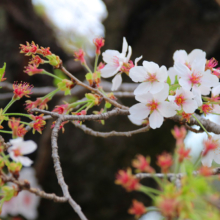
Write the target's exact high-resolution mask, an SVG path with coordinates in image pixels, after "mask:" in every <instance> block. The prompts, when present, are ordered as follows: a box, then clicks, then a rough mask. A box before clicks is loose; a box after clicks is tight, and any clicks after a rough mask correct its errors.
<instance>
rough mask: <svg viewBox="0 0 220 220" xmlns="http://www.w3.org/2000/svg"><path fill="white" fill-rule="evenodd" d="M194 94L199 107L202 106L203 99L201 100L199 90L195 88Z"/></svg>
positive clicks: (193, 89)
mask: <svg viewBox="0 0 220 220" xmlns="http://www.w3.org/2000/svg"><path fill="white" fill-rule="evenodd" d="M192 93H193V94H194V95H195V101H196V102H197V105H198V106H201V105H202V98H201V92H200V90H199V89H198V88H196V87H193V88H192Z"/></svg>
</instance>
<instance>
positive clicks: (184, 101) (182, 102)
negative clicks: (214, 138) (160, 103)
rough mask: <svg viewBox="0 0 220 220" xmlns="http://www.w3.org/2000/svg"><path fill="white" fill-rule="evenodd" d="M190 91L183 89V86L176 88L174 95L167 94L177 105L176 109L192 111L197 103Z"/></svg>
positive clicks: (196, 106) (186, 111)
mask: <svg viewBox="0 0 220 220" xmlns="http://www.w3.org/2000/svg"><path fill="white" fill-rule="evenodd" d="M194 97H195V95H193V93H192V92H190V91H187V90H184V89H183V88H180V89H177V90H176V95H175V96H169V97H168V98H169V100H170V101H172V102H175V104H176V105H177V110H181V109H182V110H183V111H184V112H185V113H194V111H195V110H196V109H197V108H198V105H197V103H196V101H195V100H193V98H194Z"/></svg>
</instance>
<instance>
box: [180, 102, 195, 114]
mask: <svg viewBox="0 0 220 220" xmlns="http://www.w3.org/2000/svg"><path fill="white" fill-rule="evenodd" d="M197 108H198V105H197V102H196V101H195V100H186V101H185V103H184V104H183V110H184V111H185V112H186V113H194V112H195V110H196V109H197Z"/></svg>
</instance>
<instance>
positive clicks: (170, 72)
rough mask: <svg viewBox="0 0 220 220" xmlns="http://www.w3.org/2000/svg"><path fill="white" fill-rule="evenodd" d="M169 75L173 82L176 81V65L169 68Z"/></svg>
mask: <svg viewBox="0 0 220 220" xmlns="http://www.w3.org/2000/svg"><path fill="white" fill-rule="evenodd" d="M168 76H169V77H170V80H171V84H173V83H174V82H175V77H176V76H178V73H177V71H176V70H175V69H174V67H170V68H169V70H168Z"/></svg>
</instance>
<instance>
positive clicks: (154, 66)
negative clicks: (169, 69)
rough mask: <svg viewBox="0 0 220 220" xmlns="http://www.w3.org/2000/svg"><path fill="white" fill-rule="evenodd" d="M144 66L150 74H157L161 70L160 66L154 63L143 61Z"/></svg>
mask: <svg viewBox="0 0 220 220" xmlns="http://www.w3.org/2000/svg"><path fill="white" fill-rule="evenodd" d="M143 66H144V68H145V69H146V70H147V72H148V73H156V72H157V71H158V70H159V66H158V64H156V63H154V62H148V61H143Z"/></svg>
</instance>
